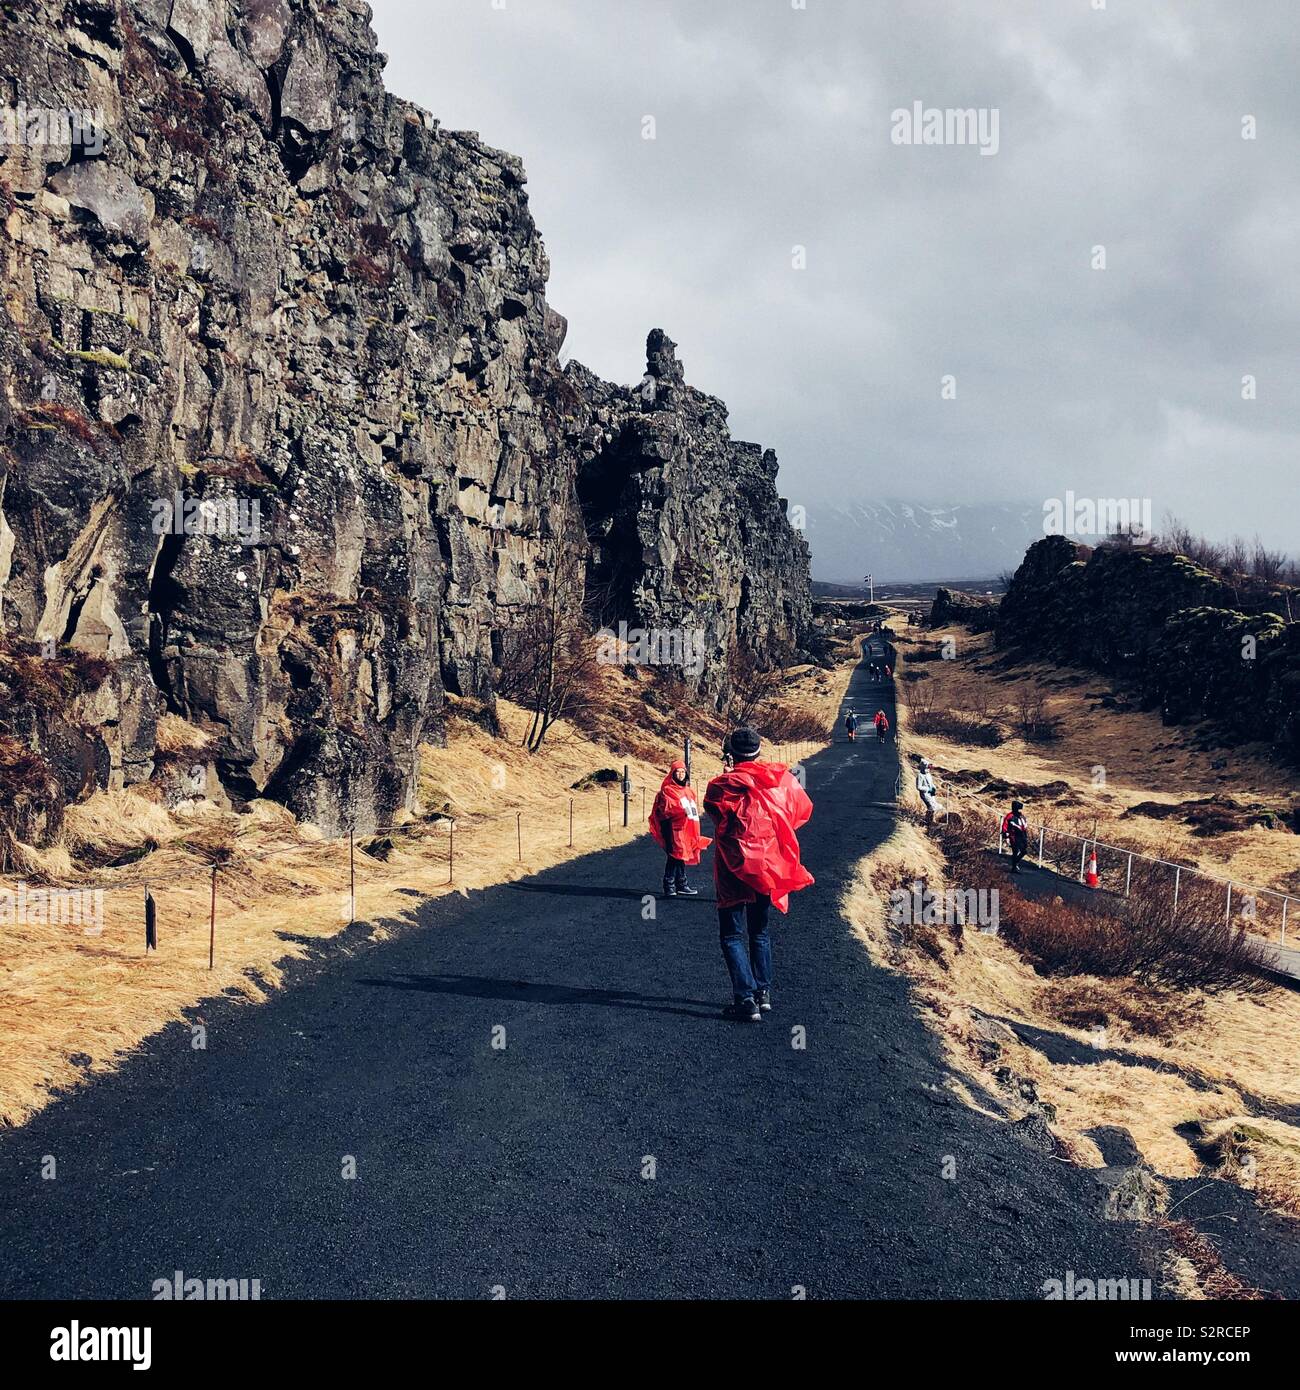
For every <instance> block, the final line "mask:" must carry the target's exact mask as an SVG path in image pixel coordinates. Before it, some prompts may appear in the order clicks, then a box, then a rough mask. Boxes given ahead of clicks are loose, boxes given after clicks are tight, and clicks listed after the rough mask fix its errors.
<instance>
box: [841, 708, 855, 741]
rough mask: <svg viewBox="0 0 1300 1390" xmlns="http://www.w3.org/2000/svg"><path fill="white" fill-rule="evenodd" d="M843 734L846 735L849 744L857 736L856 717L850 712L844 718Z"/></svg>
mask: <svg viewBox="0 0 1300 1390" xmlns="http://www.w3.org/2000/svg"><path fill="white" fill-rule="evenodd" d="M844 732H845V733H846V734H848V736H849V742H850V743H852V742H853V741H854V739H856V738H857V736H858V716H857V715H856V714H854V713H853V711H852V710H850V711H849V712H848V713H847V714H846V715H845V716H844Z"/></svg>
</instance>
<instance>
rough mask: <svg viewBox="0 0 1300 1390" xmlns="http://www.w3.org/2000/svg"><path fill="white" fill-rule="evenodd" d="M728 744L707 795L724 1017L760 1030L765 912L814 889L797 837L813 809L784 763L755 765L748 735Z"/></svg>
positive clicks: (766, 998)
mask: <svg viewBox="0 0 1300 1390" xmlns="http://www.w3.org/2000/svg"><path fill="white" fill-rule="evenodd" d="M727 744H728V748H729V750H730V752H731V755H732V757H733V758H734V759H735V765H734V766H733V767H732V768H731V769H730V770H729V771H726V772H723V773H722V774H721V775H720V776H718V777H715V778H714V779H713V781H711V782H710V783H709V785H708V787H707V788H706V789H705V792H704V809H705V810H706V811H707V812H708V813H709V815H710V816H711V817H712V818H713V825H714V851H713V882H714V885H715V887H716V889H717V896H718V936H719V941H720V943H721V945H722V958H723V960H724V962H725V963H726V967H727V975H728V977H729V978H730V980H731V991H732V1002H731V1003H730V1004H728V1005H727V1006H726V1007H725V1008H724V1009H723V1011H722V1013H723V1016H724V1017H725V1018H730V1019H734V1020H737V1021H743V1022H748V1023H759V1022H761V1021H762V1017H763V1015H764V1014H765V1013H769V1012H771V1008H772V943H771V938H770V936H769V934H768V914H769V910H770V909H771V908H773V907H775V908H776V910H777V911H778V912H781V913H785V912H787V911H788V910H789V905H790V894H791V893H797V892H798V891H799V890H800V889H801V888H807V887H808V885H809V884H810V883H812V882H813V876H812V875H811V874H810V873H809V872H808V870H807V869H805V868H804V866H803V864H802V863H801V862H800V857H799V841H798V839H797V838H796V836H795V831H796V830H798V829H799V827H800V826H801V825H805V824H806V823H807V821H808V818H809V817H810V816H811V815H812V802H811V801H810V800H809V798H808V794H807V792H805V791H804V789H803V788H802V787H801V786H800V785H799V783H798V781H797V780H796V778H795V777H794V775H793V774H792V773H791V772H790V769H789V768H788V767H786V766H785V764H784V763H766V762H761V761H760V760H759V756H758V754H759V750H760V747H761V744H760V742H759V737H758V735H757V734H756V733H755V732H754V730H753V729H750V728H740V729H736V730H734V731H733V733H732V735H731V737H730V738H729V739H728V740H727Z"/></svg>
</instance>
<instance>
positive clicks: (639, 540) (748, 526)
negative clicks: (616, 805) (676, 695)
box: [578, 329, 812, 695]
mask: <svg viewBox="0 0 1300 1390" xmlns="http://www.w3.org/2000/svg"><path fill="white" fill-rule="evenodd" d="M646 359H647V367H646V375H645V377H644V378H643V380H642V383H641V385H640V386H639V387H638V388H636V390H634V391H632V392H628V391H625V390H622V389H620V388H618V387H610V386H608V385H606V384H605V383H602V382H599V381H597V380H595V379H594V378H592V377H591V376H590V374H586V376H585V377H584V378H583V380H582V387H583V394H584V396H585V397H586V399H587V400H589V401H590V402H592V406H593V409H592V419H593V423H594V427H593V428H591V429H589V430H588V431H587V433H586V435H585V437H584V439H583V441H582V448H581V457H580V462H579V468H578V494H579V498H580V501H581V504H582V510H583V515H584V518H585V520H586V524H587V531H588V538H589V541H590V552H589V562H588V576H589V588H588V592H589V594H591V595H592V598H593V608H594V609H595V610H596V611H597V612H598V613H599V615H600V617H601V618H602V619H603V620H604V621H605V622H607V623H612V622H614V621H615V620H617V619H620V618H625V617H626V616H627V615H629V614H630V615H631V617H632V621H633V622H634V624H635V625H636V626H638V627H640V628H642V629H644V630H650V631H655V630H658V631H660V632H675V633H681V634H685V638H684V641H683V644H682V645H683V647H684V648H685V649H686V650H687V651H689V652H691V653H692V654H693V656H694V658H695V659H694V660H692V661H691V662H690V663H689V665H688V669H687V671H686V676H687V679H688V680H689V681H691V682H692V683H693V684H694V686H695V687H696V688H697V689H699V690H700V691H702V692H705V693H709V694H714V695H720V694H721V693H722V692H723V691H724V690H725V688H726V683H727V672H728V662H729V659H730V658H731V657H732V655H733V654H735V653H755V654H757V655H759V656H760V657H764V656H767V657H776V656H781V655H786V654H796V653H803V652H804V651H805V649H806V647H807V645H808V642H809V638H810V632H811V627H812V594H811V586H810V584H809V580H808V561H809V557H808V547H807V543H806V542H805V541H804V539H803V537H802V536H800V535H799V534H798V533H797V532H795V531H794V530H793V529H792V528H791V527H790V525H789V523H788V521H787V520H786V504H785V501H784V499H783V498H781V497H779V496H778V495H777V490H776V471H777V468H776V456H775V455H774V454H773V453H772V451H771V450H770V449H769V450H764V449H761V448H760V447H759V446H758V445H756V444H745V443H741V442H739V441H737V440H733V439H732V438H731V436H730V434H729V432H728V430H727V409H726V406H724V405H723V403H722V402H721V401H719V400H717V399H716V398H715V397H712V396H706V395H705V394H703V392H700V391H697V390H695V389H694V388H692V387H689V386H687V385H686V383H685V381H684V377H683V372H682V368H681V364H680V363H679V362H678V360H677V352H676V344H675V343H674V342H673V341H672V340H671V339H670V338H668V337H667V336H665V334H663V333H662V332H661V331H659V330H658V329H656V330H655V331H654V332H652V333H651V334H650V337H649V340H648V342H647V345H646Z"/></svg>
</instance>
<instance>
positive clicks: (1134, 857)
mask: <svg viewBox="0 0 1300 1390" xmlns="http://www.w3.org/2000/svg"><path fill="white" fill-rule="evenodd" d="M944 804H945V806H947V804H948V803H947V802H945V803H944ZM958 809H960V810H961V811H962V812H963V813H964V812H965V811H967V810H977V811H979V812H980V814H982V815H985V816H988V817H990V818H991V820H992V822H993V824H994V826H995V827H996V829H995V830H994V831H993V834H992V835H991V836H990V839H989V848H990V849H996V851H997V853H998V854H999V855H1001V854H1002V853H1004V848H1005V840H1006V837H1005V836H1004V835H1003V833H1002V814H1003V813H1002V812H1001V811H999V810H998V809H997V808H996V807H993V806H989V805H987V804H986V803H984V802H982V801H979V800H978V799H977V798H975V797H970V796H967V797H963V798H962V799H961V802H960V806H959V808H958ZM946 818H947V813H945V816H944V817H943V818H941V820H940V825H941V826H942V823H943V820H944V819H946ZM1035 840H1036V844H1035ZM1090 850H1091V851H1092V853H1093V854H1095V855H1096V857H1097V878H1098V884H1097V886H1098V887H1099V888H1103V889H1106V890H1108V891H1110V892H1112V893H1114V894H1116V895H1117V896H1119V897H1125V898H1127V897H1130V896H1131V895H1132V894H1133V893H1134V892H1135V891H1141V892H1143V893H1145V894H1148V895H1149V894H1151V893H1152V892H1158V891H1162V887H1161V886H1162V885H1164V886H1165V889H1166V890H1167V891H1168V892H1169V895H1170V914H1171V920H1172V919H1173V918H1174V917H1176V916H1177V913H1178V906H1179V902H1180V900H1181V899H1182V898H1183V895H1184V890H1185V889H1186V888H1187V887H1188V885H1189V884H1194V883H1198V882H1199V883H1209V884H1217V885H1220V886H1221V887H1222V888H1223V889H1224V922H1225V924H1227V923H1231V922H1232V919H1233V909H1234V907H1235V909H1236V913H1237V916H1238V917H1240V918H1243V919H1244V920H1245V922H1246V923H1249V924H1251V927H1252V928H1253V930H1255V931H1256V932H1259V931H1261V930H1262V931H1263V933H1264V934H1265V935H1267V936H1270V937H1271V936H1272V935H1273V934H1274V933H1273V929H1272V927H1270V926H1269V925H1268V922H1267V920H1266V919H1267V918H1269V917H1271V918H1273V919H1274V923H1275V926H1276V930H1277V936H1278V944H1279V945H1281V946H1285V945H1286V935H1287V928H1288V926H1289V925H1294V923H1295V922H1300V898H1297V897H1294V896H1293V895H1291V894H1289V893H1283V892H1279V891H1278V890H1277V889H1275V888H1259V887H1256V886H1255V885H1254V884H1249V883H1243V882H1242V881H1241V880H1240V879H1236V878H1222V877H1220V876H1219V875H1217V874H1211V873H1207V872H1206V871H1205V870H1204V869H1198V868H1195V867H1194V866H1192V865H1190V864H1177V863H1174V862H1173V861H1172V860H1169V859H1158V858H1156V857H1154V856H1153V855H1147V854H1142V853H1140V852H1139V851H1137V850H1132V849H1125V848H1123V847H1122V846H1120V845H1110V844H1106V843H1105V842H1104V841H1102V840H1098V839H1096V838H1094V837H1092V836H1089V835H1076V834H1074V833H1073V832H1072V831H1069V830H1059V829H1056V828H1054V827H1052V826H1049V825H1047V824H1046V822H1044V823H1042V824H1040V825H1038V826H1037V830H1036V834H1035V830H1034V828H1033V827H1031V828H1030V834H1029V852H1028V853H1027V855H1026V856H1025V857H1026V858H1028V859H1034V860H1036V862H1037V864H1038V866H1039V868H1045V869H1051V870H1052V872H1054V873H1057V874H1060V875H1061V876H1062V877H1068V878H1071V879H1074V880H1076V881H1077V882H1079V883H1086V882H1087V876H1088V860H1089V851H1090ZM1076 851H1077V861H1078V862H1077V863H1076V862H1075V860H1076ZM1292 908H1295V909H1296V911H1295V912H1292V910H1291V909H1292ZM1261 909H1271V911H1261ZM1293 949H1294V948H1293Z"/></svg>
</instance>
